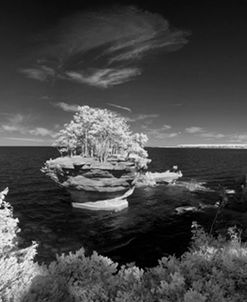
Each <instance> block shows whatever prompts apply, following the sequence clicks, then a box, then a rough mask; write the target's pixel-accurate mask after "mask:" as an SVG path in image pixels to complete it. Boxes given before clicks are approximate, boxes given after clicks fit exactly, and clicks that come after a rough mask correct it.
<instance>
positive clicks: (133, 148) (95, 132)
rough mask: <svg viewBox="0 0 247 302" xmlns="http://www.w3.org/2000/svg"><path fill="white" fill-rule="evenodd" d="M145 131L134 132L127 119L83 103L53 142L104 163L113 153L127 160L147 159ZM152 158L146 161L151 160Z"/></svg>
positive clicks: (70, 153) (65, 150)
mask: <svg viewBox="0 0 247 302" xmlns="http://www.w3.org/2000/svg"><path fill="white" fill-rule="evenodd" d="M147 140H148V138H147V136H146V135H145V134H143V133H141V134H139V133H135V134H133V133H132V132H131V131H130V129H129V125H128V124H127V120H126V118H124V117H122V116H120V115H118V114H117V113H115V112H113V111H110V110H107V109H100V108H91V107H89V106H79V107H78V111H77V112H76V113H75V114H74V116H73V119H72V121H71V122H70V123H68V124H65V128H64V129H62V130H60V131H59V133H58V134H57V139H56V141H55V143H54V144H53V145H54V146H56V147H57V148H58V149H59V150H60V152H61V153H66V155H69V156H72V155H74V154H79V153H80V154H81V155H82V156H85V157H93V158H96V159H97V160H99V161H101V162H104V161H106V160H107V159H108V158H109V157H110V156H114V155H121V156H125V158H126V160H127V159H130V158H132V159H133V158H135V161H138V160H139V159H147V157H148V154H147V151H146V150H145V149H144V145H145V143H146V142H147ZM147 162H148V161H146V163H147Z"/></svg>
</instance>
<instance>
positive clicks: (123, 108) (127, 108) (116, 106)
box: [107, 103, 132, 112]
mask: <svg viewBox="0 0 247 302" xmlns="http://www.w3.org/2000/svg"><path fill="white" fill-rule="evenodd" d="M107 105H109V106H111V107H115V108H118V109H122V110H126V111H129V112H132V110H131V109H130V108H129V107H124V106H120V105H117V104H112V103H107Z"/></svg>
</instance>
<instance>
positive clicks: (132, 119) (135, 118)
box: [127, 113, 159, 122]
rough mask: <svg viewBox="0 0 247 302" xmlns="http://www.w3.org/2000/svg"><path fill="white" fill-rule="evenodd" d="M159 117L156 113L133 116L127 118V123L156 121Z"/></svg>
mask: <svg viewBox="0 0 247 302" xmlns="http://www.w3.org/2000/svg"><path fill="white" fill-rule="evenodd" d="M158 117H159V114H157V113H151V114H135V115H134V116H133V117H127V120H128V121H129V122H137V121H142V120H146V119H156V118H158Z"/></svg>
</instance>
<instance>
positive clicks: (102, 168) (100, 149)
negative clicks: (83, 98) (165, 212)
mask: <svg viewBox="0 0 247 302" xmlns="http://www.w3.org/2000/svg"><path fill="white" fill-rule="evenodd" d="M146 141H147V136H146V135H144V134H138V133H135V134H133V133H132V132H131V131H130V130H129V127H128V125H127V122H126V120H125V118H123V117H121V116H119V115H118V114H116V113H115V112H112V111H109V110H106V109H98V108H90V107H89V106H83V107H78V112H77V113H76V114H75V115H74V117H73V120H72V121H71V122H70V123H69V124H66V125H65V129H62V130H61V131H60V132H59V133H58V135H57V140H56V142H55V143H54V145H55V146H56V147H57V148H58V150H59V151H60V154H61V156H60V157H58V158H55V159H50V160H48V161H46V162H45V165H44V167H43V168H42V172H43V173H45V174H46V175H48V176H49V177H50V178H51V179H52V180H54V181H55V182H56V183H57V184H58V185H59V186H61V187H63V188H65V189H66V190H67V191H68V192H69V194H70V196H71V200H72V205H73V206H74V207H77V208H83V209H90V210H108V211H119V210H122V209H123V208H126V207H127V206H128V201H127V197H128V196H130V195H131V194H132V193H133V191H134V188H135V183H136V180H137V177H138V175H139V172H140V171H143V170H145V168H146V166H147V163H148V162H149V161H150V160H149V159H148V154H147V152H146V150H144V148H143V146H144V143H145V142H146Z"/></svg>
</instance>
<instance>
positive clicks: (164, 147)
mask: <svg viewBox="0 0 247 302" xmlns="http://www.w3.org/2000/svg"><path fill="white" fill-rule="evenodd" d="M0 148H54V149H56V148H55V147H53V146H0ZM146 148H150V149H155V148H159V149H236V150H244V149H247V145H177V146H147V147H146Z"/></svg>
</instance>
